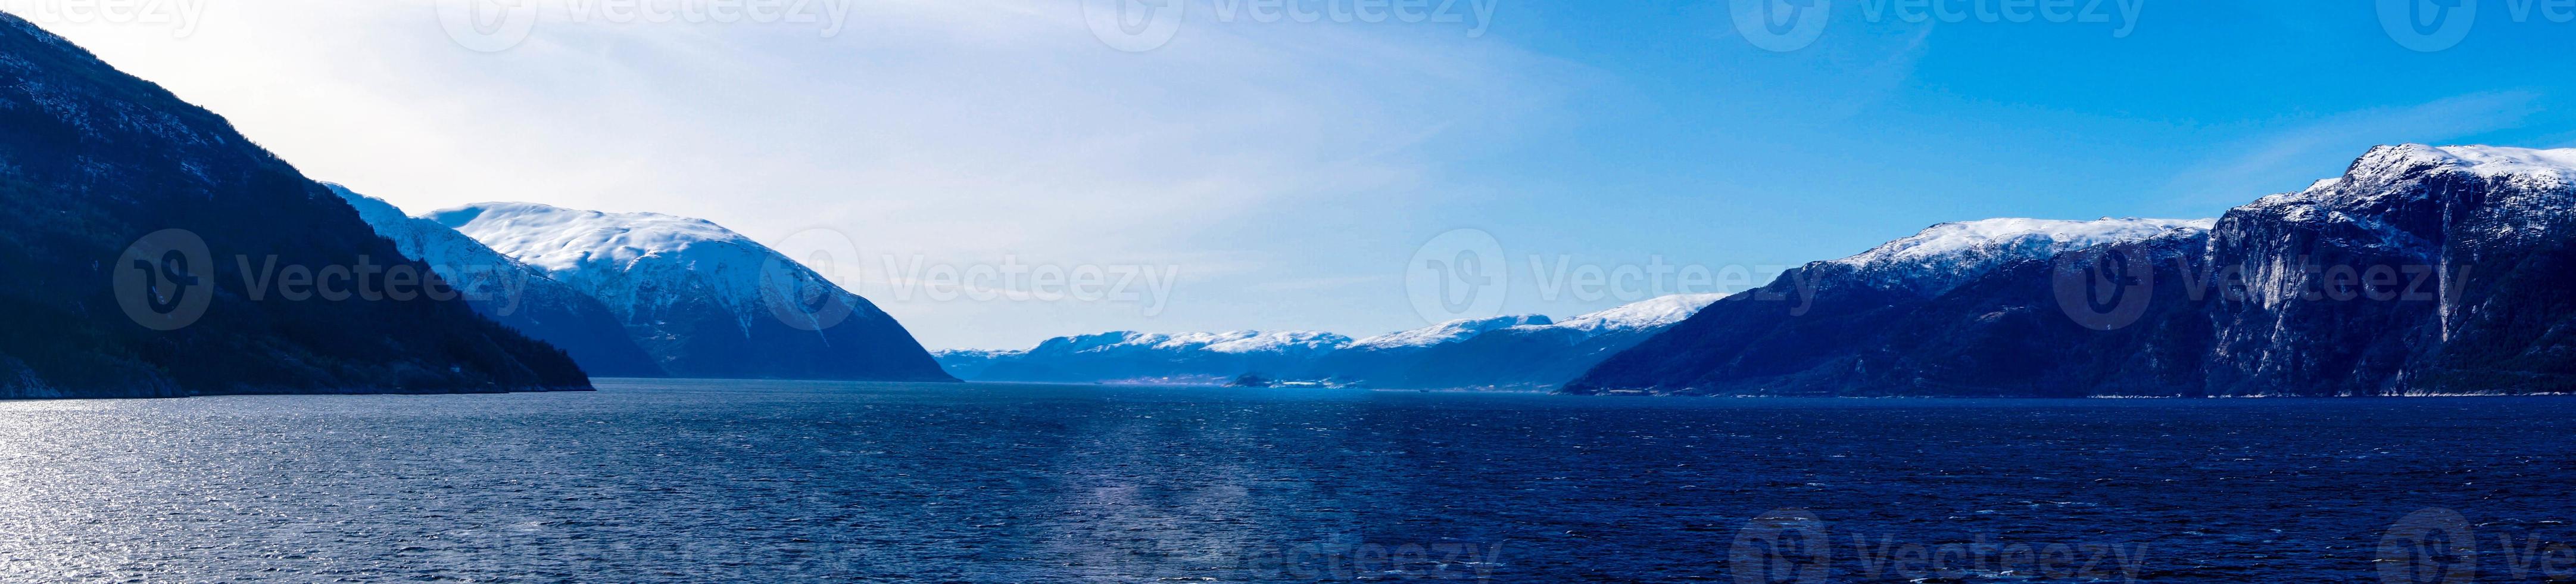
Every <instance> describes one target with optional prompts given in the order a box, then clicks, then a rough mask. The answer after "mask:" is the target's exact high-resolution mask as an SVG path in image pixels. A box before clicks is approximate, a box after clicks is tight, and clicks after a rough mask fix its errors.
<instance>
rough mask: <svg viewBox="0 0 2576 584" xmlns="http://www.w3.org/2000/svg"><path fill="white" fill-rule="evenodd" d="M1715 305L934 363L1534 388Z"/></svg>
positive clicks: (970, 356)
mask: <svg viewBox="0 0 2576 584" xmlns="http://www.w3.org/2000/svg"><path fill="white" fill-rule="evenodd" d="M1717 298H1718V295H1679V296H1668V297H1663V298H1657V299H1652V300H1647V301H1644V302H1638V303H1635V304H1630V305H1626V306H1621V307H1618V308H1613V309H1609V310H1604V311H1601V312H1595V313H1591V314H1586V315H1583V316H1578V317H1574V318H1572V319H1567V320H1566V321H1564V322H1556V321H1553V320H1551V319H1549V318H1548V317H1546V316H1540V315H1512V316H1498V317H1491V318H1479V319H1461V320H1455V321H1449V322H1443V323H1439V324H1435V325H1431V326H1427V327H1423V328H1419V329H1411V330H1405V331H1397V332H1393V333H1387V334H1382V335H1376V336H1372V337H1368V338H1365V339H1358V340H1353V339H1351V338H1350V337H1346V336H1342V335H1337V334H1333V333H1323V332H1309V331H1292V332H1267V333H1265V332H1256V331H1238V332H1228V333H1182V334H1158V333H1136V332H1113V333H1102V334H1095V335H1080V336H1071V337H1059V338H1055V339H1048V340H1047V341H1045V342H1042V343H1039V344H1038V346H1036V347H1034V348H1030V349H1026V350H1014V351H979V350H962V349H961V350H951V351H941V352H939V353H938V354H937V357H938V358H939V361H940V363H941V365H943V366H944V367H946V368H947V369H948V371H949V373H950V374H953V375H957V376H958V377H960V378H964V379H971V380H976V381H1023V382H1051V383H1095V382H1148V383H1215V382H1222V381H1225V380H1228V379H1233V378H1234V377H1236V376H1239V375H1243V374H1246V373H1250V374H1257V375H1262V376H1267V377H1273V378H1302V379H1325V378H1332V379H1340V380H1344V381H1350V382H1355V383H1362V384H1365V385H1368V386H1372V387H1402V388H1414V387H1423V388H1434V387H1436V388H1459V387H1523V388H1539V387H1547V386H1549V385H1552V384H1553V383H1555V382H1558V381H1563V380H1564V379H1568V378H1571V377H1572V376H1573V375H1574V374H1576V373H1580V372H1582V371H1583V369H1584V368H1587V367H1590V366H1591V364H1592V363H1593V362H1595V361H1597V360H1599V359H1600V358H1602V357H1606V356H1608V355H1609V354H1610V353H1612V352H1615V351H1616V350H1617V349H1620V348H1625V347H1626V346H1628V345H1629V344H1632V343H1634V342H1636V341H1638V340H1642V339H1643V338H1645V337H1646V336H1649V335H1652V334H1653V333H1654V332H1655V331H1657V330H1660V329H1661V328H1662V327H1665V326H1670V325H1671V324H1672V323H1674V322H1678V321H1680V320H1681V319H1682V318H1684V317H1686V316H1688V314H1689V312H1690V311H1692V310H1696V309H1698V308H1699V307H1701V306H1706V305H1707V304H1708V303H1710V302H1714V301H1716V300H1717Z"/></svg>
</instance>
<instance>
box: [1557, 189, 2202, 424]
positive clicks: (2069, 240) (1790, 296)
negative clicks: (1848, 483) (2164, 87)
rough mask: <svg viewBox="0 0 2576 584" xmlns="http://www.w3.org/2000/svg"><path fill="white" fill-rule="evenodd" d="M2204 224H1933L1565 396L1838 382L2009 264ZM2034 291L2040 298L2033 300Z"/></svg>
mask: <svg viewBox="0 0 2576 584" xmlns="http://www.w3.org/2000/svg"><path fill="white" fill-rule="evenodd" d="M2211 224H2212V221H2211V220H2205V219H2203V220H2175V219H2108V218H2106V219H2100V220H2094V221H2061V220H2045V219H1986V220H1981V221H1963V222H1955V223H1942V224H1938V225H1933V226H1931V227H1928V228H1925V229H1924V230H1922V231H1921V232H1918V233H1916V234H1914V235H1912V236H1908V237H1905V238H1902V239H1897V240H1895V241H1890V242H1888V243H1885V244H1882V245H1879V246H1876V247H1873V248H1871V249H1869V250H1868V251H1864V252H1861V253H1859V254H1856V255H1853V256H1850V257H1846V258H1842V259H1838V260H1832V261H1822V262H1813V263H1809V264H1807V265H1805V266H1801V267H1798V268H1795V269H1791V270H1789V271H1788V272H1786V273H1783V274H1781V276H1780V278H1779V279H1777V280H1775V281H1773V282H1772V283H1771V284H1769V285H1766V286H1764V287H1762V288H1760V289H1757V290H1754V291H1752V292H1747V293H1744V294H1739V295H1736V296H1733V297H1729V298H1728V299H1725V300H1722V301H1719V302H1716V303H1714V304H1711V305H1709V306H1708V307H1707V308H1705V309H1702V310H1699V311H1697V312H1696V313H1694V314H1693V315H1692V316H1691V317H1690V318H1688V319H1685V320H1683V321H1682V322H1680V323H1676V324H1674V325H1672V326H1670V327H1667V328H1666V329H1664V330H1663V332H1661V333H1660V334H1658V335H1656V336H1654V337H1653V338H1651V339H1648V340H1645V341H1641V342H1639V343H1637V344H1636V345H1635V346H1634V347H1632V348H1628V349H1624V350H1623V351H1622V352H1620V353H1618V354H1616V355H1615V356H1611V357H1608V358H1606V359H1604V360H1603V361H1602V362H1601V363H1600V364H1599V365H1598V366H1596V367H1594V368H1592V369H1591V370H1590V371H1589V372H1586V373H1582V374H1581V378H1580V379H1577V380H1575V381H1574V382H1573V383H1571V384H1569V385H1568V387H1569V389H1572V390H1576V391H1604V390H1611V389H1631V388H1645V389H1660V388H1668V387H1673V386H1677V385H1678V386H1688V387H1693V388H1694V389H1695V390H1698V391H1705V392H1709V393H1727V392H1741V393H1760V392H1766V391H1772V388H1774V387H1778V386H1781V385H1794V384H1799V383H1806V382H1805V381H1804V380H1806V379H1809V378H1813V377H1818V376H1825V377H1831V376H1834V375H1839V374H1840V372H1842V371H1845V370H1848V369H1849V368H1851V367H1853V366H1854V363H1857V362H1860V361H1861V360H1862V359H1863V358H1864V355H1865V354H1866V352H1867V351H1868V350H1869V349H1870V348H1871V347H1872V346H1873V345H1874V344H1876V343H1879V342H1880V341H1881V339H1883V338H1884V337H1886V336H1887V335H1890V334H1894V333H1896V332H1898V330H1897V329H1896V328H1895V327H1896V324H1895V323H1897V322H1898V321H1899V320H1901V317H1902V316H1904V315H1906V314H1910V313H1911V312H1913V311H1915V310H1918V309H1920V308H1922V307H1923V306H1926V305H1927V304H1930V303H1932V302H1933V301H1934V300H1935V299H1936V298H1939V297H1941V296H1942V295H1944V294H1948V293H1950V292H1951V291H1953V290H1955V289H1956V288H1958V287H1959V286H1961V285H1964V284H1967V283H1970V282H1974V281H1977V280H1978V279H1980V278H1983V277H1985V276H1986V275H1987V274H1990V273H1992V272H1994V271H1995V270H1997V269H2000V268H2003V267H2005V266H2009V265H2013V264H2015V263H2017V262H2028V261H2034V260H2046V259H2049V258H2052V257H2056V256H2057V255H2058V254H2061V253H2065V252H2069V251H2074V250H2079V249H2085V248H2090V247H2095V246H2100V245H2109V244H2119V243H2127V242H2134V241H2140V240H2145V239H2149V238H2155V237H2166V236H2172V235H2175V234H2195V233H2204V232H2206V231H2207V229H2208V227H2209V226H2210V225H2211ZM2043 290H2044V288H2043Z"/></svg>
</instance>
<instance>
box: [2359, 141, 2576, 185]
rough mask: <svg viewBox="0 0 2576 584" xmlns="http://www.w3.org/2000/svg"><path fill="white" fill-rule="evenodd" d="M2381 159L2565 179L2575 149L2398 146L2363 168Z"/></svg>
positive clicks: (2575, 171)
mask: <svg viewBox="0 0 2576 584" xmlns="http://www.w3.org/2000/svg"><path fill="white" fill-rule="evenodd" d="M2385 159H2396V160H2402V161H2406V162H2415V163H2427V164H2437V165H2443V166H2452V167H2458V168H2462V169H2465V170H2467V171H2469V172H2473V173H2477V175H2478V176H2483V177H2488V178H2494V177H2501V176H2509V175H2535V176H2546V177H2553V178H2558V179H2561V180H2564V179H2566V178H2567V177H2569V176H2571V175H2576V148H2560V149H2555V150H2541V149H2534V148H2513V147H2506V146H2475V145H2472V146H2426V145H2423V144H2401V145H2397V146H2389V147H2384V148H2382V149H2379V150H2375V151H2373V152H2372V153H2371V155H2369V156H2364V157H2363V158H2362V160H2363V162H2362V164H2363V165H2373V164H2372V163H2374V162H2381V161H2383V160H2385Z"/></svg>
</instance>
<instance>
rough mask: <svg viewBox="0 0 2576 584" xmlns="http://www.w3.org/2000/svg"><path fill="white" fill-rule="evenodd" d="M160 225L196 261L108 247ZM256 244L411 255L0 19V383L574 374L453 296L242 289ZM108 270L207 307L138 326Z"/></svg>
mask: <svg viewBox="0 0 2576 584" xmlns="http://www.w3.org/2000/svg"><path fill="white" fill-rule="evenodd" d="M168 229H181V230H186V232H188V233H192V234H194V235H195V236H196V238H198V239H201V240H202V241H203V242H204V244H205V248H206V250H208V252H209V253H208V254H205V255H206V256H207V257H201V258H196V261H194V262H190V261H176V262H161V263H159V265H151V263H150V262H147V264H146V265H144V266H134V265H119V264H131V263H132V262H120V261H119V260H120V259H131V258H124V257H122V256H124V255H125V254H124V251H125V250H126V249H127V248H128V246H129V245H132V244H134V243H136V242H137V241H139V240H142V239H143V238H145V236H146V235H148V234H152V233H156V232H161V231H163V230H168ZM181 239H184V238H181ZM165 241H171V240H165ZM181 247H187V246H184V245H183V246H181ZM150 251H153V252H154V253H151V254H148V255H150V256H151V257H165V256H166V254H161V253H158V252H159V251H160V250H150ZM186 255H187V254H186V253H182V254H181V255H180V256H179V259H182V260H185V259H186V258H185V257H184V256H186ZM271 258H274V260H275V264H274V265H277V266H296V265H301V266H307V267H308V268H311V269H319V268H322V267H325V266H360V265H372V266H376V267H387V266H393V265H398V264H399V265H408V266H409V267H410V269H413V270H422V269H424V268H423V267H421V266H419V265H418V264H412V263H409V262H407V261H406V260H404V259H403V256H402V255H401V254H400V253H399V252H397V251H396V250H395V249H394V248H393V246H392V244H390V243H388V242H386V241H385V240H384V239H381V238H378V237H376V235H375V233H374V232H373V231H371V230H369V229H368V228H367V226H366V224H364V223H362V222H360V221H359V220H358V217H357V214H356V212H354V211H352V210H351V209H350V208H349V206H348V205H347V204H345V203H342V202H340V200H339V198H338V197H336V196H333V195H332V194H331V192H330V191H329V190H327V189H325V188H323V187H322V185H319V184H316V183H314V182H313V181H311V180H308V179H306V178H305V177H304V176H303V175H301V174H299V173H297V172H296V170H295V169H294V168H293V167H290V166H288V165H287V164H286V163H285V162H282V161H280V160H278V159H277V158H276V157H275V156H272V155H270V154H269V153H268V152H266V151H264V150H262V149H260V148H259V147H257V146H255V145H253V144H251V143H250V141H249V140H247V139H244V138H243V137H242V136H241V135H240V134H239V133H237V132H235V131H234V130H233V128H232V127H231V125H230V124H228V123H226V122H225V121H224V120H223V118H221V117H218V116H216V115H214V114H212V113H209V112H207V111H205V110H203V109H200V108H197V107H195V106H192V105H189V104H187V103H186V102H183V101H181V100H179V99H178V98H177V97H175V96H173V95H171V94H170V93H169V92H167V91H164V90H162V89H161V88H160V87H157V86H154V85H153V84H151V83H147V82H144V81H142V80H140V79H135V78H133V77H131V76H128V75H125V74H123V73H121V72H118V71H117V70H116V69H115V68H113V67H110V66H108V65H107V64H106V63H103V62H100V61H99V60H98V59H96V58H95V57H93V56H91V55H90V54H89V53H88V52H86V51H83V50H81V49H79V48H78V47H74V46H72V45H71V44H70V43H69V42H66V41H64V40H62V39H61V38H59V37H56V36H54V35H52V34H50V33H47V32H45V31H43V30H40V29H38V28H36V27H35V26H34V25H32V24H29V23H27V22H26V21H24V20H21V19H19V18H17V17H15V16H8V15H0V274H6V275H7V277H6V278H5V279H0V355H5V356H6V357H5V358H0V396H8V397H105V396H117V397H125V396H136V397H157V396H179V395H191V394H218V393H339V392H358V391H399V392H489V391H510V390H538V389H578V388H587V387H588V386H589V381H588V379H587V378H586V377H585V376H584V375H583V373H582V372H581V370H580V369H579V368H578V367H577V366H575V365H574V364H573V362H572V361H571V360H570V359H569V358H566V357H565V356H564V354H563V353H562V352H561V351H557V350H555V349H554V348H553V347H550V346H547V345H545V344H543V343H539V342H535V341H531V340H529V339H527V338H526V337H523V336H520V335H519V334H517V333H514V332H511V331H509V330H508V329H506V328H503V327H501V326H499V325H497V324H493V323H492V322H490V321H487V320H484V319H482V318H481V317H477V316H475V315H474V314H473V312H472V311H471V310H470V309H469V308H467V307H466V306H465V305H464V304H463V303H461V302H439V301H429V300H414V301H394V300H390V299H379V300H375V301H368V300H361V299H356V298H352V299H350V300H346V301H328V300H323V299H319V298H314V299H309V300H305V301H289V300H285V299H284V298H282V297H281V296H279V295H277V294H275V293H274V290H267V289H254V288H253V287H252V286H250V285H249V283H250V282H252V281H265V280H257V279H258V278H260V277H262V276H263V275H264V274H266V273H268V271H267V270H265V269H264V267H265V266H267V265H269V264H268V261H269V260H270V259H271ZM165 259H167V258H166V257H165ZM245 264H247V265H245ZM174 267H176V269H172V268H174ZM245 267H247V268H248V269H247V270H246V269H245ZM152 268H162V269H157V270H155V269H152ZM121 269H122V270H136V272H135V273H134V274H132V275H134V276H145V275H147V274H148V275H149V276H150V277H152V278H156V279H158V281H160V282H162V283H163V286H164V287H163V288H158V290H160V291H161V293H148V291H150V290H155V289H154V288H148V287H146V288H141V289H142V290H146V291H147V293H146V294H143V296H150V297H151V298H149V299H146V298H138V297H137V295H132V294H129V295H126V297H125V298H123V299H122V300H125V301H127V302H128V303H131V304H138V305H143V306H147V307H150V308H154V309H158V308H160V307H158V306H151V303H150V302H146V300H152V299H161V298H164V297H166V298H171V299H182V302H180V304H179V307H178V308H177V309H175V310H169V311H162V310H154V311H153V312H150V313H148V314H152V315H159V314H169V315H182V314H183V313H190V314H192V313H194V312H195V311H194V308H193V307H191V306H189V304H190V303H189V302H187V301H185V300H184V299H187V298H190V295H191V294H196V295H198V296H197V297H199V298H203V299H204V300H203V302H204V303H205V304H204V305H203V311H202V318H198V319H196V320H194V321H193V322H189V323H187V325H186V326H182V327H178V328H176V329H175V330H168V331H160V330H154V329H152V328H146V327H145V326H142V325H141V324H139V323H138V320H137V319H135V318H131V317H129V316H128V314H127V311H126V310H125V309H124V308H123V305H121V304H120V297H119V295H118V294H117V293H116V289H117V286H116V285H114V279H115V278H116V277H117V270H121ZM197 269H202V270H203V272H202V273H196V272H194V271H193V270H197ZM151 272H162V273H159V274H152V273H151ZM246 275H247V276H251V278H245V276H246ZM188 281H193V282H194V284H186V282H188ZM254 298H261V299H262V300H254ZM186 320H187V319H185V318H168V319H164V320H161V321H159V322H162V323H170V324H175V323H179V322H184V321H186Z"/></svg>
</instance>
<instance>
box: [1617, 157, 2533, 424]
mask: <svg viewBox="0 0 2576 584" xmlns="http://www.w3.org/2000/svg"><path fill="white" fill-rule="evenodd" d="M2571 185H2576V150H2529V149H2520V148H2500V147H2485V146H2450V147H2433V146H2424V145H2415V144H2408V145H2400V146H2382V147H2378V148H2374V149H2372V150H2371V151H2370V152H2369V153H2368V154H2366V155H2364V156H2362V157H2361V158H2360V159H2359V160H2357V161H2355V162H2354V163H2353V165H2352V166H2351V168H2350V169H2349V170H2348V171H2346V172H2345V173H2344V175H2343V176H2342V177H2339V178H2334V179H2328V180H2324V181H2319V182H2318V183H2317V184H2316V185H2314V186H2312V187H2310V188H2308V189H2307V190H2304V191H2301V192H2297V193H2288V194H2281V195H2274V196H2270V197H2264V198H2263V199H2261V200H2258V201H2255V202H2253V203H2251V204H2247V205H2245V206H2241V207H2237V208H2235V209H2233V210H2230V211H2228V212H2227V214H2226V215H2225V216H2223V217H2220V218H2219V219H2217V220H2215V221H2209V222H2190V223H2188V224H2176V223H2168V224H2163V225H2156V224H2152V223H2134V224H2132V225H2131V226H2124V227H2120V228H2119V229H2117V230H2110V229H2109V228H2110V227H2111V226H2112V225H2113V224H2095V225H2093V226H2090V227H2085V228H2082V229H2076V230H2072V231H2069V230H2066V229H2063V228H2049V229H2042V230H2036V231H2034V230H2025V229H2019V228H2014V229H2008V230H2003V231H2001V232H1997V231H1994V230H1990V229H1988V228H1987V227H1995V226H1991V225H1989V226H1982V227H1980V226H1973V225H1970V224H1960V225H1955V226H1942V227H1935V228H1933V230H1930V231H1926V232H1925V234H1924V235H1922V236H1917V238H1914V239H1915V240H1918V241H1919V242H1920V243H1925V244H1929V243H1933V242H1942V241H1947V242H1949V243H1948V244H1943V245H1915V246H1909V245H1906V243H1907V242H1905V241H1900V242H1898V243H1892V244H1889V246H1888V247H1882V248H1880V249H1877V250H1872V251H1871V252H1870V253H1867V254H1862V255H1860V256H1855V257H1854V258H1850V259H1845V260H1840V261H1836V262H1819V263H1816V264H1810V265H1808V266H1806V267H1804V268H1801V269H1798V270H1793V271H1791V272H1790V273H1788V274H1786V275H1784V276H1782V277H1781V278H1780V280H1779V281H1777V282H1774V283H1772V284H1771V285H1770V286H1771V289H1772V290H1774V291H1781V290H1787V289H1791V288H1798V287H1806V288H1810V289H1812V290H1814V291H1815V294H1814V302H1813V304H1812V306H1806V307H1795V306H1791V305H1789V304H1788V303H1781V302H1756V301H1744V302H1738V301H1733V300H1730V301H1727V302H1720V303H1718V304H1716V305H1713V306H1712V307H1710V308H1709V309H1707V310H1703V311H1701V312H1700V313H1699V314H1697V315H1694V316H1692V317H1691V318H1690V319H1689V320H1686V321H1684V322H1682V323H1681V324H1679V325H1676V326H1674V327H1672V328H1671V329H1669V330H1666V331H1664V332H1663V333H1662V334H1660V335H1658V336H1656V337H1655V338H1654V339H1652V340H1649V341H1646V342H1644V343H1641V344H1639V345H1638V346H1636V347H1635V348H1633V349H1630V350H1628V351H1627V352H1625V353H1621V354H1619V355H1617V356H1615V357H1612V358H1610V359H1608V360H1605V361H1604V362H1602V363H1601V364H1600V365H1599V366H1597V367H1595V368H1594V369H1593V370H1592V371H1590V372H1589V373H1587V374H1585V375H1584V376H1583V377H1582V378H1580V379H1578V380H1576V381H1574V382H1573V383H1571V384H1569V385H1568V387H1567V389H1568V390H1569V391H1573V392H1578V393H1608V392H1645V393H1669V394H1692V395H1706V394H1718V395H1963V396H1995V395H2005V396H2059V397H2064V396H2087V395H2171V396H2242V395H2287V396H2358V395H2415V394H2429V393H2489V392H2508V393H2510V392H2565V391H2570V390H2576V272H2571V271H2570V268H2576V255H2571V250H2570V245H2571V243H2576V234H2571V233H2570V231H2569V230H2570V229H2571V228H2576V187H2571ZM2130 227H2135V228H2134V229H2132V228H2130ZM2150 227H2152V228H2155V229H2153V230H2150V229H2147V228H2150ZM2042 232H2044V233H2042ZM2001 233H2011V234H2014V235H2011V236H2010V237H2008V238H2003V239H1998V238H1997V237H1995V236H1996V235H1998V234H2001ZM2068 233H2083V234H2087V237H2085V238H2083V241H2082V242H2081V243H2082V244H2083V245H2068V244H2065V243H2063V240H2065V239H2066V238H2065V237H2063V235H2064V234H2068ZM1998 242H1999V243H1998ZM1916 249H1920V250H1921V251H1919V252H1918V251H1915V250H1916ZM1996 251H2002V252H2008V253H1995V252H1996Z"/></svg>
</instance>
